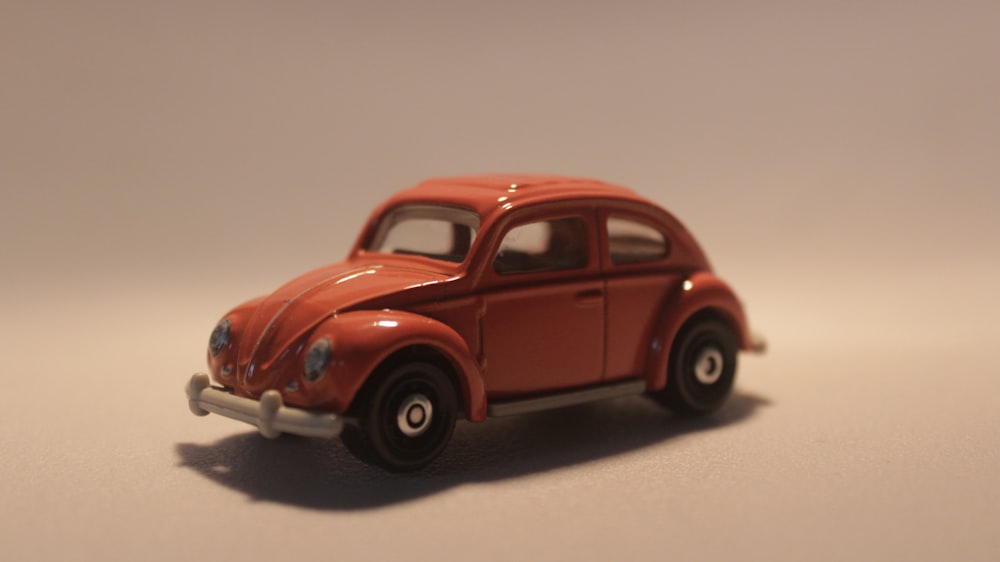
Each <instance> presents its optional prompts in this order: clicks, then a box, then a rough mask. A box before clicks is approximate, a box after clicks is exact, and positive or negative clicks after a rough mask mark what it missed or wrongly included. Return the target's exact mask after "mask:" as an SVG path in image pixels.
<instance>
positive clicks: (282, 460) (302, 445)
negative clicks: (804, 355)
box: [176, 392, 769, 510]
mask: <svg viewBox="0 0 1000 562" xmlns="http://www.w3.org/2000/svg"><path fill="white" fill-rule="evenodd" d="M768 403H769V402H768V401H767V400H765V399H763V398H760V397H757V396H754V395H752V394H747V393H743V392H736V393H734V394H733V396H732V397H731V398H730V399H729V401H728V402H727V403H726V405H725V406H724V407H723V408H722V409H720V410H719V411H718V412H715V413H714V414H712V415H710V416H706V417H699V418H687V417H680V416H676V415H673V414H670V413H669V412H667V411H666V410H665V409H663V408H662V407H661V406H659V405H658V404H656V403H654V402H653V401H651V400H648V399H646V398H643V397H630V398H622V399H616V400H609V401H603V402H595V403H591V404H583V405H580V406H573V407H570V408H563V409H559V410H551V411H545V412H538V413H533V414H525V415H521V416H513V417H509V418H494V419H490V420H488V421H486V422H485V423H479V424H474V423H467V422H464V421H462V422H459V423H458V425H457V426H456V428H455V434H454V437H452V440H451V443H450V444H449V445H448V448H447V449H445V451H444V453H443V454H442V455H441V457H439V458H438V459H437V460H436V461H435V462H434V463H433V464H432V465H431V466H430V467H428V468H427V469H425V470H423V471H421V472H419V473H415V474H402V475H400V474H391V473H388V472H385V471H382V470H380V469H377V468H373V467H370V466H368V465H366V464H363V463H362V462H360V461H358V460H357V459H355V458H354V457H353V456H352V455H351V454H350V453H349V452H348V451H347V450H346V449H345V448H344V446H343V445H342V444H341V443H340V441H339V440H336V439H334V440H325V439H312V438H302V437H294V436H282V437H281V438H279V439H275V440H270V439H265V438H263V437H261V436H260V435H258V434H257V433H256V432H247V433H241V434H238V435H234V436H231V437H227V438H225V439H222V440H220V441H218V442H216V443H213V444H211V445H199V444H195V443H180V444H178V445H177V447H176V448H177V453H178V455H179V456H180V458H181V463H180V464H181V466H184V467H188V468H191V469H193V470H195V471H196V472H198V473H200V474H201V475H203V476H205V477H207V478H210V479H211V480H214V481H216V482H218V483H219V484H222V485H224V486H227V487H229V488H232V489H234V490H238V491H240V492H242V493H245V494H247V495H248V496H249V497H250V498H251V499H253V500H255V501H273V502H277V503H284V504H289V505H296V506H300V507H306V508H312V509H319V510H362V509H372V508H378V507H383V506H387V505H391V504H396V503H401V502H406V501H410V500H414V499H417V498H421V497H424V496H427V495H430V494H434V493H437V492H440V491H443V490H446V489H449V488H452V487H454V486H458V485H461V484H466V483H470V482H489V481H496V480H503V479H508V478H516V477H519V476H524V475H529V474H534V473H539V472H545V471H549V470H554V469H559V468H564V467H570V466H574V465H578V464H583V463H587V462H591V461H597V460H601V459H607V458H610V457H614V456H618V455H622V454H625V453H628V452H631V451H635V450H639V449H642V448H645V447H649V446H653V445H658V444H661V443H663V442H665V441H669V440H673V439H677V438H681V437H683V436H686V435H690V434H693V433H698V432H701V431H708V430H712V429H716V428H720V427H725V426H727V425H732V424H734V423H738V422H740V421H743V420H745V419H746V418H748V417H750V416H751V415H753V413H754V412H755V411H756V410H757V409H758V408H759V407H760V406H762V405H767V404H768ZM662 454H663V455H668V456H669V455H670V454H671V453H670V450H669V449H664V450H663V452H662Z"/></svg>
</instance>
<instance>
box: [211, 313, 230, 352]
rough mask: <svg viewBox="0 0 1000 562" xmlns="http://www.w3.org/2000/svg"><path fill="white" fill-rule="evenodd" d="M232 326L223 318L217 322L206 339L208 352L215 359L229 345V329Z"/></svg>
mask: <svg viewBox="0 0 1000 562" xmlns="http://www.w3.org/2000/svg"><path fill="white" fill-rule="evenodd" d="M231 325H232V323H231V322H229V319H228V318H223V319H222V320H219V323H218V324H216V325H215V329H214V330H212V335H211V336H209V337H208V351H209V353H211V354H212V357H215V356H216V355H218V354H219V352H220V351H222V348H223V347H226V344H227V343H229V327H230V326H231Z"/></svg>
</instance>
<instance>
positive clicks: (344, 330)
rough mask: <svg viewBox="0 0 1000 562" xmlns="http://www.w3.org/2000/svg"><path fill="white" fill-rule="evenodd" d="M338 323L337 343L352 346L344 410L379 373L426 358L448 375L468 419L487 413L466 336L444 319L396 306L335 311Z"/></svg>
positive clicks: (347, 363) (477, 419)
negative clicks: (370, 309) (463, 337)
mask: <svg viewBox="0 0 1000 562" xmlns="http://www.w3.org/2000/svg"><path fill="white" fill-rule="evenodd" d="M336 323H337V325H338V326H337V327H338V329H337V332H338V335H337V336H336V343H339V344H341V345H342V346H343V348H344V349H349V350H350V357H349V358H347V361H346V362H345V363H346V365H345V366H347V367H348V370H349V371H350V372H351V377H350V378H351V379H352V380H353V381H354V382H353V384H351V387H352V390H353V391H352V392H350V393H349V394H350V395H349V396H347V398H348V399H349V401H350V403H351V405H350V406H349V407H348V411H351V410H353V409H354V403H355V401H356V399H357V398H358V397H361V396H362V395H363V394H362V393H363V392H364V389H365V388H366V387H367V386H368V385H369V383H370V382H371V381H372V379H373V377H375V376H377V375H378V374H379V373H381V372H384V371H385V370H386V369H391V368H392V367H394V366H397V365H400V364H402V363H404V362H406V361H426V362H429V363H432V364H434V365H436V366H437V367H439V368H441V369H442V370H443V371H444V372H445V373H446V374H447V375H448V377H449V379H450V380H451V382H452V384H453V385H454V387H455V390H456V396H457V397H458V399H459V401H460V406H461V411H462V412H463V413H464V415H465V418H466V419H468V420H469V421H483V420H485V419H486V386H485V384H484V382H483V377H482V374H481V373H480V372H479V368H478V366H477V365H476V363H475V361H474V360H473V357H472V354H471V353H470V352H469V349H468V346H467V345H466V344H465V341H464V340H463V339H462V337H461V336H460V335H459V334H458V333H457V332H455V331H454V330H453V329H451V328H450V327H448V326H447V325H445V324H443V323H441V322H439V321H437V320H434V319H431V318H428V317H426V316H421V315H419V314H414V313H411V312H404V311H395V310H378V311H355V312H347V313H344V314H341V315H338V317H337V318H336ZM336 343H335V345H336ZM345 390H346V389H345Z"/></svg>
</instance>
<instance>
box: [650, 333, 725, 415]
mask: <svg viewBox="0 0 1000 562" xmlns="http://www.w3.org/2000/svg"><path fill="white" fill-rule="evenodd" d="M737 347H738V346H737V343H736V336H735V335H734V334H733V331H732V330H731V329H730V328H729V327H728V326H726V325H725V324H723V323H722V322H720V321H718V320H704V321H699V322H696V323H694V324H691V325H688V326H685V327H684V328H683V329H682V330H681V332H680V333H679V334H678V336H677V339H675V340H674V345H673V346H672V348H671V351H670V363H669V364H668V370H667V386H666V388H664V389H663V390H661V391H660V392H659V393H658V394H657V395H656V398H657V399H658V400H659V401H660V402H662V403H663V404H665V405H666V406H667V407H669V408H670V409H671V410H674V411H675V412H678V413H682V414H707V413H709V412H712V411H714V410H716V409H717V408H718V407H719V406H721V405H722V404H723V403H724V402H725V401H726V398H728V397H729V393H730V391H732V388H733V381H734V380H735V378H736V352H737Z"/></svg>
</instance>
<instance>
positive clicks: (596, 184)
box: [392, 174, 655, 219]
mask: <svg viewBox="0 0 1000 562" xmlns="http://www.w3.org/2000/svg"><path fill="white" fill-rule="evenodd" d="M579 199H618V200H624V201H632V202H636V203H643V204H646V205H653V204H652V203H651V202H650V201H649V200H647V199H645V198H643V197H641V196H640V195H638V194H637V193H635V192H634V191H632V190H631V189H628V188H626V187H622V186H620V185H615V184H611V183H607V182H603V181H600V180H595V179H590V178H580V177H571V176H559V175H543V174H482V175H474V176H454V177H442V178H432V179H428V180H424V181H422V182H420V183H419V184H417V185H416V186H414V187H411V188H410V189H407V190H404V191H401V192H399V193H398V194H396V196H395V197H393V200H392V204H400V203H407V202H419V201H424V202H430V201H434V202H448V203H452V204H455V205H461V206H464V207H470V208H472V209H475V210H476V211H477V212H478V213H479V214H480V215H481V216H482V217H483V218H484V219H485V218H486V217H488V216H490V215H493V214H494V213H499V212H503V211H504V210H507V209H512V208H514V207H521V206H525V205H533V204H539V203H553V202H559V201H572V200H579ZM653 206H655V205H653Z"/></svg>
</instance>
